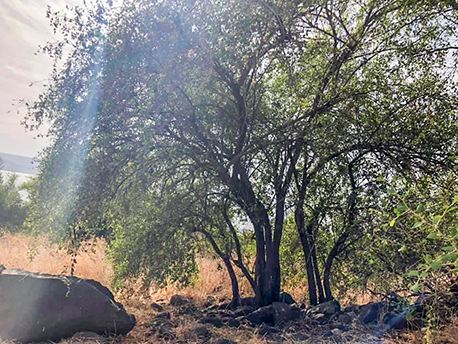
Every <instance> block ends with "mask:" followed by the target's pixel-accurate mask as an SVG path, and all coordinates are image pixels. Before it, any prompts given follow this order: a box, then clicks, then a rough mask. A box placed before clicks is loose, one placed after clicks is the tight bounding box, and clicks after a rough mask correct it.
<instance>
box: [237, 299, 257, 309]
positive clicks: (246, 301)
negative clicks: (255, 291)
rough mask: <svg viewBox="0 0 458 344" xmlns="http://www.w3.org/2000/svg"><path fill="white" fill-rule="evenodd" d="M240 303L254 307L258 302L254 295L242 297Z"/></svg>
mask: <svg viewBox="0 0 458 344" xmlns="http://www.w3.org/2000/svg"><path fill="white" fill-rule="evenodd" d="M240 305H241V306H242V307H244V306H250V307H253V308H254V307H255V306H256V302H255V300H254V297H243V298H241V299H240Z"/></svg>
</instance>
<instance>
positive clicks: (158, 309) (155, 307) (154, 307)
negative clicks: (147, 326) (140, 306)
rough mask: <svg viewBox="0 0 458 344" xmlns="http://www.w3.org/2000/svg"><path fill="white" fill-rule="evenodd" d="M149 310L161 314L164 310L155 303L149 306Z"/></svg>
mask: <svg viewBox="0 0 458 344" xmlns="http://www.w3.org/2000/svg"><path fill="white" fill-rule="evenodd" d="M151 308H152V309H154V310H155V311H158V312H162V311H163V310H164V307H162V306H161V305H160V304H158V303H155V302H153V303H152V304H151Z"/></svg>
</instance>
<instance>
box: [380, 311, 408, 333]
mask: <svg viewBox="0 0 458 344" xmlns="http://www.w3.org/2000/svg"><path fill="white" fill-rule="evenodd" d="M383 323H384V324H386V325H387V326H388V327H389V328H390V329H395V330H404V329H406V328H407V325H408V322H407V318H406V317H405V315H404V314H397V313H394V312H390V313H387V314H385V316H384V317H383Z"/></svg>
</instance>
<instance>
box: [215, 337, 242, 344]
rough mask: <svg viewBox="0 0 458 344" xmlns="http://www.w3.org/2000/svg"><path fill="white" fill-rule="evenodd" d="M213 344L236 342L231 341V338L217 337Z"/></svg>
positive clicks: (233, 343)
mask: <svg viewBox="0 0 458 344" xmlns="http://www.w3.org/2000/svg"><path fill="white" fill-rule="evenodd" d="M213 344H237V342H233V341H232V340H229V339H226V338H218V339H216V340H215V341H214V342H213Z"/></svg>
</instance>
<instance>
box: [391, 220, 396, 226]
mask: <svg viewBox="0 0 458 344" xmlns="http://www.w3.org/2000/svg"><path fill="white" fill-rule="evenodd" d="M395 224H396V219H393V220H391V221H390V227H394V225H395Z"/></svg>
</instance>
